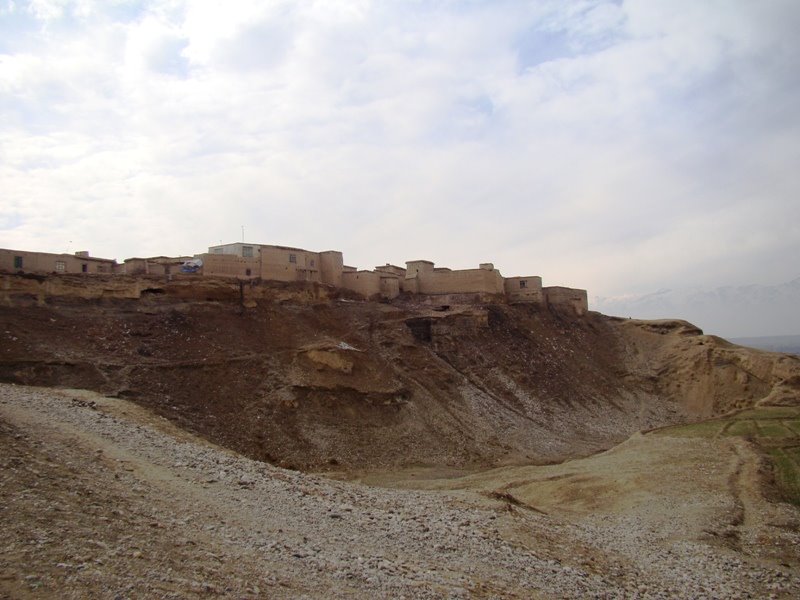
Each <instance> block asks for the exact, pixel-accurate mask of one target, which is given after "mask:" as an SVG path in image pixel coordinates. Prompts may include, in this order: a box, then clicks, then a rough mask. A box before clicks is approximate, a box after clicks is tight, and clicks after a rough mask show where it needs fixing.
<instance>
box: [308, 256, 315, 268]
mask: <svg viewBox="0 0 800 600" xmlns="http://www.w3.org/2000/svg"><path fill="white" fill-rule="evenodd" d="M309 266H310V267H313V266H314V259H313V258H312V259H311V263H310V264H309Z"/></svg>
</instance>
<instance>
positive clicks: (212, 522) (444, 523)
mask: <svg viewBox="0 0 800 600" xmlns="http://www.w3.org/2000/svg"><path fill="white" fill-rule="evenodd" d="M0 461H1V462H2V470H1V471H0V473H1V474H2V475H1V476H0V507H1V508H0V530H2V531H3V536H2V540H1V541H0V547H1V548H2V553H0V597H2V598H43V597H44V598H47V597H53V598H56V597H57V598H86V597H96V598H128V597H136V598H169V597H174V598H186V597H189V598H191V597H214V596H220V597H236V598H261V597H277V598H280V597H309V598H311V597H320V598H321V597H325V598H331V597H333V598H375V597H384V598H403V597H405V598H441V597H445V598H446V597H450V598H457V597H487V598H489V597H492V598H494V597H508V598H513V597H517V598H537V597H541V598H586V597H596V598H614V597H653V598H659V597H660V598H667V597H695V598H701V597H706V598H755V597H759V598H760V597H771V596H772V597H786V598H789V597H796V596H797V592H798V590H800V571H799V569H798V549H799V548H800V535H798V524H799V523H800V520H799V518H798V512H797V511H796V510H795V509H793V508H791V507H789V506H788V505H783V504H770V503H769V502H767V501H765V500H764V498H763V497H762V494H761V491H760V487H759V485H760V484H759V476H758V470H759V462H758V458H757V456H756V455H755V454H754V453H753V452H752V451H751V450H750V448H749V447H748V446H747V444H746V443H744V442H730V441H724V440H702V439H687V438H683V439H678V438H669V437H665V436H659V437H658V438H656V437H652V436H644V437H643V436H636V437H634V438H632V439H631V440H629V441H628V442H626V443H625V444H623V445H622V446H620V447H618V448H615V449H614V450H612V451H610V452H606V453H604V454H600V455H597V456H595V457H592V458H588V459H584V460H580V461H573V462H570V463H565V464H562V465H554V466H547V467H521V468H506V469H498V470H493V471H489V472H483V473H477V474H472V475H469V476H466V477H461V478H456V479H454V478H450V479H444V480H443V479H428V481H426V482H422V483H421V482H420V477H411V473H414V471H406V472H405V473H404V474H402V476H399V477H398V476H397V475H396V474H387V473H383V474H372V475H370V476H365V477H364V478H363V479H364V481H367V482H370V483H381V484H383V485H387V484H394V485H396V486H399V485H404V486H407V487H408V486H410V485H412V484H410V483H409V481H413V486H414V487H417V488H419V487H428V488H431V489H429V490H420V489H414V490H410V489H387V488H385V487H383V488H380V487H371V486H365V485H363V484H358V483H353V482H341V481H333V480H330V479H324V478H321V477H316V476H313V475H308V474H300V473H297V472H294V471H287V470H283V469H279V468H276V467H272V466H269V465H266V464H264V463H259V462H257V461H252V460H250V459H247V458H244V457H242V456H240V455H237V454H235V453H233V452H231V451H229V450H224V449H222V448H219V447H216V446H214V445H212V444H210V443H208V442H206V441H203V440H201V439H199V438H196V437H194V436H192V435H189V434H187V433H185V432H183V431H181V430H179V429H177V428H175V427H174V426H173V425H171V424H170V423H169V422H168V421H166V420H164V419H162V418H160V417H157V416H153V415H152V414H151V413H149V412H147V410H145V409H143V408H141V407H138V406H137V405H134V404H132V403H130V402H127V401H125V400H121V399H111V398H104V397H102V396H99V395H96V394H93V393H90V392H80V391H71V390H61V391H57V390H48V389H41V388H26V387H23V386H13V385H0ZM429 475H430V473H429ZM448 475H452V473H448Z"/></svg>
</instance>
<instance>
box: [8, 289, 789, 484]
mask: <svg viewBox="0 0 800 600" xmlns="http://www.w3.org/2000/svg"><path fill="white" fill-rule="evenodd" d="M2 283H3V294H4V295H3V298H2V299H3V300H4V301H5V306H3V307H2V308H0V340H2V342H1V343H2V345H0V381H5V382H12V383H22V384H29V385H45V386H61V387H73V388H75V387H80V388H88V389H92V390H96V391H99V392H101V393H104V394H107V395H112V396H122V397H127V398H130V399H133V400H135V401H136V402H138V403H140V404H143V405H145V406H148V407H150V408H152V409H154V410H156V411H157V412H158V413H160V414H162V415H164V416H166V417H168V418H169V419H171V420H173V421H174V422H176V423H178V424H179V425H181V426H182V427H184V428H187V429H189V430H191V431H195V432H199V433H200V434H202V435H203V436H205V437H207V438H208V439H211V440H213V441H215V442H218V443H221V444H223V445H226V446H228V447H231V448H234V449H236V450H238V451H240V452H242V453H244V454H246V455H248V456H250V457H253V458H257V459H262V460H268V461H272V462H276V463H279V464H282V465H287V466H293V467H297V468H303V469H337V470H338V469H342V468H343V469H358V468H376V467H380V468H385V467H399V466H407V465H420V464H422V465H450V466H459V467H463V466H475V467H477V466H488V465H499V464H509V463H522V462H527V463H531V462H539V463H544V462H553V461H558V460H562V459H564V458H567V457H570V456H578V455H587V454H590V453H593V452H595V451H597V450H600V449H604V448H607V447H610V446H611V445H613V444H614V443H616V442H619V441H621V440H623V439H625V438H626V437H628V435H630V434H631V433H632V432H635V431H637V430H640V429H648V428H652V427H657V426H661V425H665V424H670V423H677V422H684V421H688V420H693V419H697V418H702V417H706V416H710V415H715V414H720V413H724V412H726V411H728V410H731V409H733V408H738V407H742V406H750V405H754V404H756V403H758V402H784V403H786V402H797V400H798V389H800V360H798V359H796V358H793V357H791V356H788V355H780V354H773V353H765V352H759V351H755V350H750V349H746V348H741V347H737V346H733V345H731V344H729V343H727V342H725V341H724V340H721V339H719V338H714V337H712V336H705V335H702V332H700V330H698V329H697V328H695V327H693V326H691V325H689V324H688V323H684V322H679V321H659V322H641V321H631V320H621V319H615V318H609V317H605V316H603V315H600V314H596V313H591V314H589V315H587V316H584V317H577V316H574V315H566V314H557V313H553V312H550V311H547V310H544V309H539V308H537V307H534V306H531V305H503V304H497V305H464V306H451V307H447V309H446V310H443V309H442V308H444V307H439V308H440V310H436V308H435V307H434V308H432V307H431V306H422V305H416V304H414V303H413V302H411V301H410V300H408V299H403V300H401V301H399V302H396V303H394V304H383V303H377V302H360V301H354V300H352V299H349V298H342V297H340V296H339V295H338V294H337V292H336V291H335V290H333V289H331V288H326V287H322V286H316V285H311V284H296V285H295V284H274V283H258V284H247V285H240V284H238V283H237V282H231V281H225V280H210V279H202V280H198V279H195V280H192V279H188V278H187V279H180V278H177V279H175V280H173V281H164V280H163V279H162V280H157V279H147V278H132V277H128V278H102V277H98V278H81V277H68V276H66V277H65V276H61V277H57V276H53V277H37V278H31V277H28V278H24V277H19V276H12V275H8V276H2Z"/></svg>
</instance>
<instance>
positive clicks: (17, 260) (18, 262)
mask: <svg viewBox="0 0 800 600" xmlns="http://www.w3.org/2000/svg"><path fill="white" fill-rule="evenodd" d="M14 268H15V269H21V268H22V257H21V256H15V257H14Z"/></svg>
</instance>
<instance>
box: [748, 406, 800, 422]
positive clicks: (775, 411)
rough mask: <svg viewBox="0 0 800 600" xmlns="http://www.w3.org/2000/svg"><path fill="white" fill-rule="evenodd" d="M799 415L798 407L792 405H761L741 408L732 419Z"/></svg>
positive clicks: (785, 417) (784, 417)
mask: <svg viewBox="0 0 800 600" xmlns="http://www.w3.org/2000/svg"><path fill="white" fill-rule="evenodd" d="M798 417H800V409H798V408H796V407H794V406H761V407H759V408H751V409H748V410H743V411H742V412H740V413H737V414H736V415H734V416H733V418H734V419H758V420H762V419H792V418H798Z"/></svg>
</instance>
